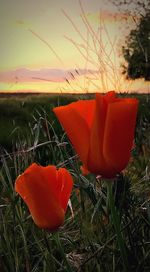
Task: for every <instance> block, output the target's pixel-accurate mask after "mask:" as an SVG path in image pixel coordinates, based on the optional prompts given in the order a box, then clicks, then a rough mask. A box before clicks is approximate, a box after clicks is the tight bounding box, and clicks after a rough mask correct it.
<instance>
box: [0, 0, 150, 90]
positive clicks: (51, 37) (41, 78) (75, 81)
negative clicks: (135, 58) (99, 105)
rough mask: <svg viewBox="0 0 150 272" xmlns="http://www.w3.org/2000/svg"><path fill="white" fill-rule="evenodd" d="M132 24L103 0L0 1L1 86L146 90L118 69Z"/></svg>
mask: <svg viewBox="0 0 150 272" xmlns="http://www.w3.org/2000/svg"><path fill="white" fill-rule="evenodd" d="M80 2H81V4H80ZM127 26H128V27H127ZM132 27H134V25H133V20H132V18H129V16H126V15H125V14H124V13H123V12H122V13H120V12H119V11H118V10H117V9H116V8H115V7H114V6H113V5H112V4H111V3H110V2H109V1H107V0H104V1H102V0H81V1H78V0H61V1H60V0H55V1H52V0H42V1H38V0H5V1H1V2H0V37H1V43H0V59H1V62H0V91H7V92H8V91H9V92H14V91H21V92H22V91H29V92H96V91H104V92H105V91H107V90H110V89H116V90H117V91H149V83H144V81H142V80H136V81H135V82H132V81H130V82H128V81H125V80H124V78H123V76H122V75H121V74H120V63H121V62H122V61H123V59H121V58H119V56H120V53H121V45H122V43H123V41H124V38H125V35H126V34H127V33H128V32H129V29H130V28H132Z"/></svg>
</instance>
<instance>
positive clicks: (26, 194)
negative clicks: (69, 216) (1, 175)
mask: <svg viewBox="0 0 150 272" xmlns="http://www.w3.org/2000/svg"><path fill="white" fill-rule="evenodd" d="M72 186H73V180H72V177H71V175H70V173H69V172H68V171H67V170H66V169H65V168H60V169H58V170H57V169H56V167H55V166H53V165H50V166H46V167H43V166H39V165H37V164H36V163H33V164H32V165H30V166H29V167H28V168H27V169H26V170H25V172H24V173H23V174H22V175H20V176H19V177H18V178H17V180H16V182H15V190H16V192H17V193H18V194H19V195H20V196H21V197H22V199H23V200H24V201H25V203H26V204H27V206H28V208H29V211H30V213H31V215H32V218H33V220H34V222H35V224H36V225H37V226H38V227H40V228H44V229H47V230H49V231H55V230H57V229H58V228H59V226H60V225H62V224H63V222H64V216H65V212H66V209H67V204H68V200H69V197H70V194H71V190H72Z"/></svg>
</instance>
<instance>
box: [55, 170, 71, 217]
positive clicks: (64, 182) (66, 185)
mask: <svg viewBox="0 0 150 272" xmlns="http://www.w3.org/2000/svg"><path fill="white" fill-rule="evenodd" d="M58 182H59V183H60V184H61V207H62V208H63V209H64V212H65V211H66V209H67V204H68V200H69V198H70V194H71V191H72V187H73V180H72V177H71V175H70V173H69V172H68V171H67V170H66V169H65V168H60V169H59V170H58Z"/></svg>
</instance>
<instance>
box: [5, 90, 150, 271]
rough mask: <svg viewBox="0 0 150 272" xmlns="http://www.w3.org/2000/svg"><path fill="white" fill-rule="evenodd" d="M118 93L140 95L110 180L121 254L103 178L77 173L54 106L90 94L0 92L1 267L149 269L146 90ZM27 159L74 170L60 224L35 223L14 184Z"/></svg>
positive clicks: (148, 102)
mask: <svg viewBox="0 0 150 272" xmlns="http://www.w3.org/2000/svg"><path fill="white" fill-rule="evenodd" d="M120 96H123V97H125V96H130V97H131V96H133V97H137V98H138V99H139V101H140V104H139V111H138V117H137V127H136V133H135V146H134V149H133V151H132V159H131V160H130V162H129V164H128V166H127V168H126V169H125V170H124V171H123V173H122V174H120V176H119V177H118V181H117V182H115V183H114V186H113V192H114V199H115V205H116V209H117V211H118V218H119V224H120V232H121V234H120V235H121V236H122V237H123V241H124V245H125V249H124V251H125V252H124V256H122V255H121V249H120V247H119V242H118V233H117V231H116V229H115V226H114V225H113V224H112V217H111V214H110V207H109V205H108V199H107V188H106V186H105V183H103V181H99V180H98V179H97V178H96V177H95V176H94V175H93V174H89V175H88V176H83V175H82V173H81V171H80V166H81V163H80V161H79V159H78V157H77V155H76V153H75V151H74V149H73V147H72V145H71V143H70V142H69V140H68V138H67V136H66V134H65V132H64V131H63V129H62V127H61V125H60V124H59V122H58V120H57V119H56V117H55V116H54V113H53V112H52V109H53V108H54V107H55V106H58V105H65V104H68V103H70V102H72V101H77V100H78V99H90V98H92V97H94V95H93V94H91V95H90V94H87V95H61V94H60V95H57V94H56V95H48V94H47V95H40V94H35V95H25V94H22V95H21V94H20V95H3V94H1V95H0V152H1V153H0V156H1V170H0V171H1V172H0V240H1V241H0V271H2V272H14V271H15V272H51V271H52V272H55V271H60V272H61V271H62V272H63V271H70V272H71V271H78V272H79V271H85V272H87V271H93V272H96V271H98V272H99V271H101V272H105V271H106V272H107V271H110V272H112V271H115V272H116V271H120V272H121V271H137V272H143V271H147V272H148V271H150V163H149V158H150V110H149V109H150V96H149V95H148V94H132V95H131V94H130V95H128V94H125V93H124V94H120ZM32 162H37V163H39V164H41V165H43V166H45V165H49V164H54V165H56V166H57V167H64V166H65V167H66V168H67V169H68V170H69V171H70V173H71V174H72V176H73V179H74V189H73V191H72V195H71V206H70V208H69V207H68V210H67V213H66V217H65V223H64V225H63V226H61V227H60V229H59V231H58V232H55V233H50V232H46V231H44V230H43V229H39V228H38V227H37V226H36V225H35V224H34V223H33V220H32V218H31V215H30V213H29V211H28V209H27V207H26V205H25V204H24V203H23V201H22V200H21V198H20V197H19V196H18V195H17V194H16V192H15V191H14V183H15V180H16V178H17V176H18V175H19V174H21V173H22V172H23V171H24V170H25V169H26V168H27V167H28V166H29V165H30V164H31V163H32ZM125 255H126V264H125V265H124V264H123V260H124V258H125ZM123 269H124V270H123Z"/></svg>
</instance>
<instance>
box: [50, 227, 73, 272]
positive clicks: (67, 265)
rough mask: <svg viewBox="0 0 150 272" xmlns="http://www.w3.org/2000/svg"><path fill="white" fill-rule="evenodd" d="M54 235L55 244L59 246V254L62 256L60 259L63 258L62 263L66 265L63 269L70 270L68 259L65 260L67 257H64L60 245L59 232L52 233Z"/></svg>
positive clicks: (70, 271)
mask: <svg viewBox="0 0 150 272" xmlns="http://www.w3.org/2000/svg"><path fill="white" fill-rule="evenodd" d="M54 237H55V241H56V244H57V246H58V248H59V250H60V254H61V256H62V259H63V260H64V263H65V265H66V269H65V270H64V271H66V272H72V270H71V267H70V265H69V263H68V260H67V258H66V254H65V252H64V249H63V247H62V245H61V241H60V237H59V233H58V232H56V233H55V234H54Z"/></svg>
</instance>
